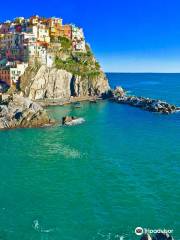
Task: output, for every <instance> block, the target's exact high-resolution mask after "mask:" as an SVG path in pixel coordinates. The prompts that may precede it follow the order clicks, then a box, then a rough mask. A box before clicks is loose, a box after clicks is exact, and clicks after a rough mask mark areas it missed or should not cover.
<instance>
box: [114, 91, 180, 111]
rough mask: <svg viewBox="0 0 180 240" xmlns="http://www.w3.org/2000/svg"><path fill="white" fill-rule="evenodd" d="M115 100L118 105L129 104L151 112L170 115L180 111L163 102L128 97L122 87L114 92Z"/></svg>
mask: <svg viewBox="0 0 180 240" xmlns="http://www.w3.org/2000/svg"><path fill="white" fill-rule="evenodd" d="M113 100H114V101H115V102H117V103H123V104H128V105H131V106H134V107H138V108H142V109H144V110H147V111H150V112H159V113H164V114H170V113H174V112H176V111H179V110H180V108H179V107H176V106H175V105H171V104H169V103H166V102H164V101H161V100H156V99H150V98H144V97H136V96H129V95H126V93H125V92H124V90H123V89H122V88H120V87H118V88H116V90H115V91H114V97H113Z"/></svg>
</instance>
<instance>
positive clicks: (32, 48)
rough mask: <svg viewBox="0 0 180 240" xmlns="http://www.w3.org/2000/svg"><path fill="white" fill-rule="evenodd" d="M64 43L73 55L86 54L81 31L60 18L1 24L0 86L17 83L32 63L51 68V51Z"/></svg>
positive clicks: (34, 17)
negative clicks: (39, 63)
mask: <svg viewBox="0 0 180 240" xmlns="http://www.w3.org/2000/svg"><path fill="white" fill-rule="evenodd" d="M64 43H65V44H66V43H70V45H71V49H72V52H75V53H86V43H85V38H84V33H83V29H82V28H78V27H76V26H75V25H72V24H65V25H64V24H63V20H62V19H61V18H56V17H51V18H44V17H39V16H32V17H30V18H28V19H25V18H24V17H18V18H15V19H14V20H13V21H6V22H4V23H0V83H1V84H2V83H4V84H6V85H8V86H12V85H13V84H17V83H18V81H19V80H20V78H21V76H22V75H23V74H24V72H25V70H26V68H27V67H28V66H29V65H31V64H32V63H34V62H35V61H39V62H41V63H42V64H44V65H46V66H47V67H52V65H53V63H54V62H55V59H54V58H55V57H54V56H55V55H54V54H53V52H54V51H55V50H57V49H60V48H61V45H62V44H64Z"/></svg>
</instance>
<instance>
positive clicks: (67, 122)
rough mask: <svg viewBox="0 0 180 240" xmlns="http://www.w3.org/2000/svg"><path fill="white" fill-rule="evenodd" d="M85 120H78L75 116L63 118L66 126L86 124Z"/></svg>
mask: <svg viewBox="0 0 180 240" xmlns="http://www.w3.org/2000/svg"><path fill="white" fill-rule="evenodd" d="M84 122H85V120H84V118H77V117H73V116H71V117H70V116H65V117H63V118H62V124H63V125H66V126H73V125H79V124H82V123H84Z"/></svg>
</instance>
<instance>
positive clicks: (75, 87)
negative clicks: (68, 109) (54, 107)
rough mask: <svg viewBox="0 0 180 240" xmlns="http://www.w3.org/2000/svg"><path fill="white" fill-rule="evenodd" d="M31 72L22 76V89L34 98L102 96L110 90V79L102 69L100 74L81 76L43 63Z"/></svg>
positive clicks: (26, 94)
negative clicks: (34, 72)
mask: <svg viewBox="0 0 180 240" xmlns="http://www.w3.org/2000/svg"><path fill="white" fill-rule="evenodd" d="M31 72H32V71H30V72H29V74H28V71H27V72H26V75H25V76H24V77H23V78H22V85H23V88H22V90H23V92H24V94H25V96H26V97H29V98H30V99H32V100H43V99H54V98H55V99H69V98H70V97H71V96H78V97H81V96H101V94H103V93H105V92H107V91H108V90H109V84H108V80H107V79H106V77H105V75H104V73H103V72H102V71H101V72H100V73H99V74H98V76H80V75H74V74H72V73H70V72H68V71H66V70H62V69H57V68H56V67H52V68H48V67H47V66H45V65H42V66H41V67H40V68H39V70H38V71H37V73H36V74H35V75H34V76H33V75H32V74H30V73H31Z"/></svg>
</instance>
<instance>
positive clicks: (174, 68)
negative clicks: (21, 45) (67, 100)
mask: <svg viewBox="0 0 180 240" xmlns="http://www.w3.org/2000/svg"><path fill="white" fill-rule="evenodd" d="M35 14H38V15H39V16H45V17H50V16H56V17H62V18H63V20H64V23H75V24H76V25H77V26H81V27H83V29H84V32H85V36H86V41H87V42H88V43H89V44H90V46H91V48H92V50H93V52H94V54H95V56H96V58H97V59H98V61H99V62H100V64H101V65H102V67H103V69H104V70H105V71H106V72H180V1H179V0H101V1H98V0H96V1H95V0H86V1H84V0H76V1H75V0H48V1H47V0H44V1H43V0H27V1H25V0H16V1H14V0H7V1H2V2H1V5H0V21H4V20H7V19H13V18H15V17H17V16H25V17H29V16H31V15H35Z"/></svg>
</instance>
